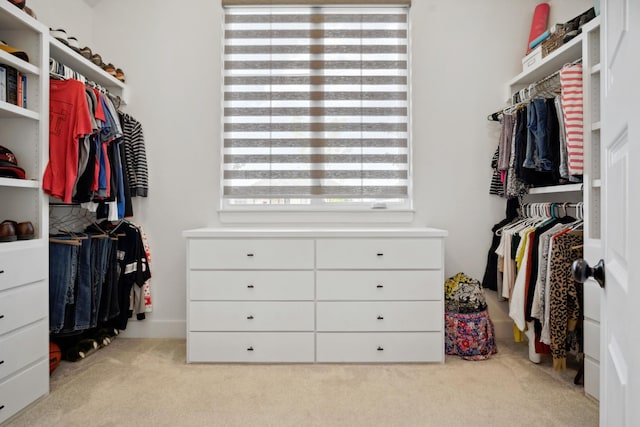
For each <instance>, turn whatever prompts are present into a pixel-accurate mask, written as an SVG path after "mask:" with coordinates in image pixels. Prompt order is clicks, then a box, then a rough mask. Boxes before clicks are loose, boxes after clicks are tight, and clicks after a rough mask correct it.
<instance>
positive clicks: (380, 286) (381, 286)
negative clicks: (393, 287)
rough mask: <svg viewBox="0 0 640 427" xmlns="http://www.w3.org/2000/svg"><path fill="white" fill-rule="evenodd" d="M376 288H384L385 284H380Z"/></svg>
mask: <svg viewBox="0 0 640 427" xmlns="http://www.w3.org/2000/svg"><path fill="white" fill-rule="evenodd" d="M376 288H378V289H380V288H384V285H378V286H376Z"/></svg>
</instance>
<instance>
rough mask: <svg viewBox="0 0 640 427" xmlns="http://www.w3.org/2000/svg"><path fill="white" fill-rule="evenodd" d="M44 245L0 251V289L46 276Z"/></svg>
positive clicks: (35, 280)
mask: <svg viewBox="0 0 640 427" xmlns="http://www.w3.org/2000/svg"><path fill="white" fill-rule="evenodd" d="M46 251H47V248H46V247H45V246H40V247H31V248H23V249H11V250H2V251H0V272H1V273H0V291H3V290H5V289H9V288H13V287H16V286H20V285H26V284H27V283H33V282H37V281H38V280H42V279H44V278H45V277H47V268H48V265H47V263H46V259H47V252H46Z"/></svg>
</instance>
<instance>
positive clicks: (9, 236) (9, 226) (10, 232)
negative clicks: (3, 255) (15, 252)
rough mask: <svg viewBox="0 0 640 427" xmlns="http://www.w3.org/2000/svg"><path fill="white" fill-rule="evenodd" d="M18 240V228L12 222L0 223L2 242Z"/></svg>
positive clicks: (0, 239) (0, 240) (0, 238)
mask: <svg viewBox="0 0 640 427" xmlns="http://www.w3.org/2000/svg"><path fill="white" fill-rule="evenodd" d="M16 240H18V236H17V235H16V229H15V227H14V226H13V223H11V222H7V221H5V222H3V223H0V242H15V241H16Z"/></svg>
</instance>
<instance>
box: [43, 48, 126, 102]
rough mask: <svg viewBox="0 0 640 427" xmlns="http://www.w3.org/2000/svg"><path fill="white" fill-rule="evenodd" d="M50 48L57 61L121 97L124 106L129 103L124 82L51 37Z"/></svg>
mask: <svg viewBox="0 0 640 427" xmlns="http://www.w3.org/2000/svg"><path fill="white" fill-rule="evenodd" d="M49 48H50V55H51V57H52V58H54V59H55V60H56V61H58V62H60V63H62V64H64V65H66V66H67V67H69V68H71V69H73V70H74V71H76V72H78V73H80V74H82V75H83V76H85V77H86V78H87V79H89V80H91V81H93V82H95V83H97V84H99V85H100V86H102V87H104V88H105V89H107V90H108V91H109V92H110V93H111V94H112V95H115V96H119V97H120V98H121V99H122V103H123V104H126V103H127V101H128V98H129V97H128V92H127V86H126V85H125V84H124V83H123V82H121V81H120V80H118V79H116V78H115V77H113V76H112V75H111V74H109V73H107V72H106V71H104V70H103V69H102V68H100V67H98V66H97V65H96V64H94V63H93V62H91V61H89V60H88V59H87V58H85V57H84V56H82V55H80V54H79V53H77V52H75V51H74V50H72V49H71V48H70V47H67V46H65V45H64V44H62V43H61V42H60V41H58V40H56V39H55V38H53V37H51V36H49Z"/></svg>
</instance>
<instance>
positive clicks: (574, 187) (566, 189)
mask: <svg viewBox="0 0 640 427" xmlns="http://www.w3.org/2000/svg"><path fill="white" fill-rule="evenodd" d="M581 191H582V183H578V184H564V185H551V186H549V187H534V188H530V189H529V194H549V193H573V192H581Z"/></svg>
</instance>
